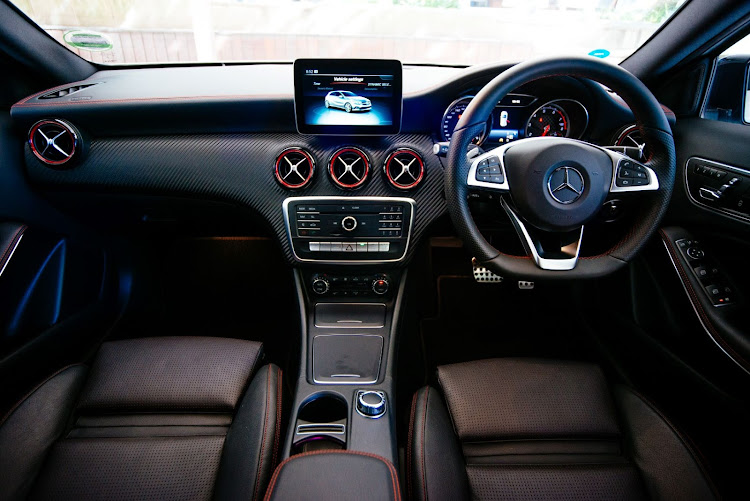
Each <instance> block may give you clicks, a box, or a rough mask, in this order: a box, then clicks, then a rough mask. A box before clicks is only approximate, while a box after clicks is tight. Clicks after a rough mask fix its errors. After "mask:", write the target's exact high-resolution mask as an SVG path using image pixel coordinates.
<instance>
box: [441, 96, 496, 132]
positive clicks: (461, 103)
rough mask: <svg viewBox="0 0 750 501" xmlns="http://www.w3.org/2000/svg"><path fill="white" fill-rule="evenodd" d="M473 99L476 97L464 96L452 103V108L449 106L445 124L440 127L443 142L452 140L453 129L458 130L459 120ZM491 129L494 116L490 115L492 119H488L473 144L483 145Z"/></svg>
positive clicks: (444, 116) (444, 117) (444, 120)
mask: <svg viewBox="0 0 750 501" xmlns="http://www.w3.org/2000/svg"><path fill="white" fill-rule="evenodd" d="M473 97H474V96H464V97H462V98H460V99H456V100H455V101H453V102H452V103H451V105H450V106H448V109H447V110H445V114H444V115H443V123H442V124H441V126H440V133H441V134H442V136H443V141H450V140H451V136H452V135H453V129H455V128H456V124H457V123H458V120H459V119H460V118H461V115H463V113H464V111H466V108H467V106H469V103H471V100H472V98H473ZM491 128H492V115H490V117H489V118H488V119H487V124H486V125H485V127H484V130H483V131H482V133H481V134H480V135H478V136H476V137H475V138H473V139H472V140H471V142H472V143H473V144H482V141H484V140H485V138H486V137H487V134H488V133H489V131H490V129H491Z"/></svg>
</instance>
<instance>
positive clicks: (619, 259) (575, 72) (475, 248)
mask: <svg viewBox="0 0 750 501" xmlns="http://www.w3.org/2000/svg"><path fill="white" fill-rule="evenodd" d="M552 76H572V77H578V78H587V79H591V80H594V81H596V82H599V83H601V84H603V85H605V86H607V87H609V88H610V89H612V90H613V91H614V92H616V93H617V94H618V95H619V96H620V97H621V98H622V99H624V100H625V102H626V103H627V104H628V106H630V108H631V110H632V111H633V114H634V115H635V119H636V123H637V125H638V127H639V129H640V132H641V134H642V137H643V138H644V141H645V142H646V143H647V144H648V145H649V149H650V151H651V157H650V158H649V159H647V161H646V162H645V165H647V166H648V167H650V168H651V169H653V170H654V172H655V173H656V175H657V177H658V179H659V190H658V191H656V192H652V193H650V194H649V196H648V197H647V198H645V199H644V200H643V201H642V203H641V205H640V208H639V214H638V215H637V217H635V218H634V223H633V225H632V226H631V227H630V228H629V230H628V232H627V233H626V235H625V236H624V237H623V239H622V240H621V241H620V242H619V243H617V244H616V245H615V246H614V247H613V248H612V249H610V250H609V251H607V252H606V253H604V254H600V255H598V256H592V257H582V258H580V259H579V260H578V263H577V265H576V267H575V268H573V269H572V270H566V271H550V270H543V269H541V268H539V267H537V266H536V265H535V264H534V262H533V260H532V259H530V258H529V257H528V256H522V257H519V256H509V255H507V254H503V253H501V252H500V251H498V250H497V249H495V248H494V247H493V246H492V245H490V243H489V242H487V240H485V238H484V237H483V236H482V234H481V233H480V231H479V229H478V228H477V226H476V223H475V222H474V219H473V218H472V216H471V212H470V210H469V203H468V195H469V189H468V186H467V184H466V180H467V178H468V174H469V168H470V161H469V160H468V159H467V158H466V149H467V147H468V146H469V144H470V142H471V139H472V138H473V137H475V136H476V135H477V134H479V133H480V132H481V130H482V128H483V126H484V123H485V121H486V120H487V117H488V116H489V114H490V113H491V112H492V110H493V108H494V107H495V105H496V103H498V102H499V101H500V99H502V98H503V97H504V96H505V95H507V94H509V93H510V92H512V91H513V90H515V89H516V88H518V87H520V86H521V85H523V84H526V83H528V82H531V81H534V80H539V79H541V78H546V77H552ZM675 172H676V159H675V147H674V139H673V137H672V132H671V129H670V127H669V122H668V121H667V117H666V115H665V114H664V111H663V109H662V107H661V105H660V104H659V102H658V101H657V100H656V98H655V97H654V96H653V94H651V91H649V90H648V88H647V87H646V86H645V85H644V84H643V82H641V81H640V80H638V79H637V78H636V77H635V76H633V75H632V74H631V73H630V72H628V71H626V70H625V69H623V68H621V67H619V66H615V65H612V64H610V63H605V62H603V61H600V60H598V59H594V58H586V57H569V58H545V59H537V60H533V61H528V62H525V63H520V64H517V65H516V66H513V67H512V68H510V69H508V70H506V71H504V72H503V73H501V74H500V75H498V76H497V77H495V78H494V79H492V80H491V81H490V82H489V83H488V84H487V85H486V86H485V87H484V88H483V89H482V90H481V91H480V92H479V93H478V94H477V95H476V96H475V97H474V99H472V101H471V103H470V104H469V106H468V107H467V108H466V111H465V112H464V113H463V115H462V117H461V119H460V120H459V122H458V124H456V129H455V130H454V131H453V135H452V137H451V146H450V149H449V151H448V155H447V166H446V175H445V195H446V198H447V201H448V213H449V214H450V217H451V220H452V221H453V224H454V226H455V228H456V231H457V232H458V234H459V236H460V237H461V239H462V240H463V241H464V243H465V244H466V246H467V247H468V248H469V250H470V251H471V253H472V255H473V256H474V257H476V258H477V259H478V260H479V261H480V262H481V263H483V265H484V266H486V267H487V268H488V269H490V270H491V271H493V272H495V273H498V274H500V275H507V276H516V277H524V278H530V279H537V280H548V279H571V278H597V277H601V276H604V275H608V274H610V273H613V272H615V271H617V270H618V269H620V268H622V267H623V266H625V264H627V262H628V261H629V260H631V259H632V258H633V257H634V256H635V255H636V253H637V252H638V251H639V250H640V249H641V248H642V247H643V245H644V244H645V243H646V241H647V240H648V239H649V238H650V237H651V236H652V235H653V233H654V232H655V231H656V229H657V228H658V227H659V224H660V222H661V220H662V218H663V216H664V213H665V212H666V210H667V207H668V205H669V200H670V198H671V196H672V190H673V188H674V180H675Z"/></svg>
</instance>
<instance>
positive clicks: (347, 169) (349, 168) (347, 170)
mask: <svg viewBox="0 0 750 501" xmlns="http://www.w3.org/2000/svg"><path fill="white" fill-rule="evenodd" d="M346 154H353V155H356V156H358V157H359V158H361V159H362V163H363V164H364V171H363V172H362V171H361V169H360V167H359V165H357V163H358V162H357V161H356V160H354V161H352V162H350V163H348V164H347V163H346V162H345V161H344V159H343V158H341V157H342V156H343V155H346ZM340 158H341V160H340V162H341V164H342V165H338V164H336V160H338V159H340ZM342 166H343V168H344V173H343V174H339V175H337V174H336V168H338V167H342ZM354 169H358V170H360V172H362V173H361V174H360V175H359V176H357V174H356V173H355V172H354ZM328 173H329V174H330V176H331V180H332V181H333V182H334V183H336V184H337V185H338V186H340V187H341V188H345V189H349V190H351V189H354V188H358V187H360V186H362V185H363V184H364V183H365V181H366V180H367V176H368V174H369V173H370V159H369V158H367V155H366V154H365V152H364V151H362V150H360V149H359V148H354V147H353V146H349V147H346V148H341V149H340V150H337V151H336V153H334V154H333V156H332V157H331V160H330V162H328ZM345 174H346V175H347V177H354V178H355V179H356V181H355V182H354V183H346V182H343V181H341V178H343V177H344V175H345ZM357 178H359V179H357Z"/></svg>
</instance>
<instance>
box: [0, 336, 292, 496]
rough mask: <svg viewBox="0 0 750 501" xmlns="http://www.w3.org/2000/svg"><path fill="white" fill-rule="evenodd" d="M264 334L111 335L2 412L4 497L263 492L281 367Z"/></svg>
mask: <svg viewBox="0 0 750 501" xmlns="http://www.w3.org/2000/svg"><path fill="white" fill-rule="evenodd" d="M261 354H262V345H261V344H260V343H254V342H249V341H242V340H237V339H222V338H199V337H163V338H146V339H135V340H125V341H115V342H109V343H105V344H104V345H103V346H102V347H101V349H100V351H99V353H98V354H97V356H96V359H95V361H94V363H93V365H92V367H91V368H90V369H89V368H87V367H86V366H84V365H73V366H70V367H66V368H64V369H62V370H60V371H59V372H57V373H56V374H54V375H53V376H51V377H50V378H48V379H47V380H46V381H45V382H44V383H42V384H41V385H39V386H38V387H37V388H36V389H35V390H34V391H32V392H31V393H30V394H29V395H28V396H27V397H26V398H24V399H23V400H22V401H21V402H19V404H18V405H17V406H16V407H15V408H14V409H12V410H11V412H10V413H9V414H8V415H7V416H6V417H5V418H4V419H3V421H2V422H1V423H0V451H2V453H1V454H0V485H1V486H2V487H1V488H0V499H22V498H27V497H28V498H32V499H108V500H113V499H210V498H218V499H259V498H261V497H262V496H263V493H264V491H265V487H266V485H267V482H268V478H269V476H270V473H271V472H272V471H273V468H274V466H275V463H276V460H277V451H278V441H279V432H280V429H281V428H280V414H281V371H280V370H279V368H278V367H275V366H273V365H266V366H263V367H261V368H259V369H258V364H259V361H260V359H261Z"/></svg>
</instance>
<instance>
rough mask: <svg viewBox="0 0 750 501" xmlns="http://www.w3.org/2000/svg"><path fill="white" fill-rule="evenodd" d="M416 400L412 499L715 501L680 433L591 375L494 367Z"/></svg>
mask: <svg viewBox="0 0 750 501" xmlns="http://www.w3.org/2000/svg"><path fill="white" fill-rule="evenodd" d="M437 378H438V382H439V386H440V389H439V390H438V389H435V388H432V387H429V386H427V387H424V388H422V389H420V390H419V391H418V392H417V393H416V394H415V395H414V399H413V401H412V406H411V421H410V428H409V439H408V440H409V442H408V449H407V457H406V461H407V484H408V492H409V498H410V499H417V500H428V499H430V500H440V499H451V500H458V499H513V500H526V499H529V500H531V499H534V500H540V499H550V500H552V499H554V500H567V499H610V500H615V499H623V500H626V499H627V500H633V499H670V500H677V499H716V498H718V497H719V496H718V494H717V492H716V490H715V488H714V486H713V485H712V484H711V482H710V479H709V477H708V475H707V474H706V472H705V470H704V469H703V467H702V465H701V464H700V462H699V461H698V459H697V457H696V456H695V455H694V453H693V451H692V449H691V447H690V445H689V444H688V443H687V442H686V441H685V439H684V438H683V437H682V436H681V435H680V434H679V432H678V431H677V430H676V429H675V428H674V427H673V426H672V425H671V424H670V423H669V422H668V421H667V420H666V419H665V418H664V416H663V415H661V414H660V413H659V411H658V410H656V409H655V408H654V407H653V406H652V405H651V404H650V403H649V402H647V401H646V400H645V399H644V398H643V397H641V396H640V395H638V394H637V393H636V392H634V391H633V390H631V389H628V388H626V387H624V386H621V385H615V386H613V387H609V386H608V385H607V383H606V381H605V379H604V376H603V374H602V372H601V370H600V369H599V367H597V366H595V365H591V364H586V363H577V362H560V361H549V360H537V359H491V360H481V361H476V362H468V363H460V364H453V365H446V366H442V367H439V368H438V370H437Z"/></svg>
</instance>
